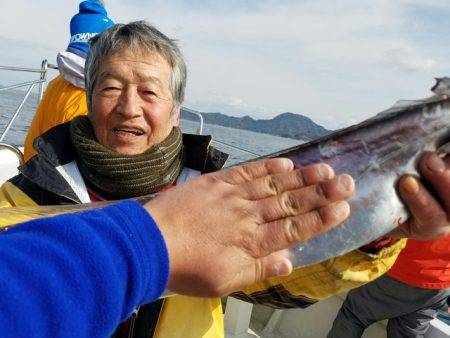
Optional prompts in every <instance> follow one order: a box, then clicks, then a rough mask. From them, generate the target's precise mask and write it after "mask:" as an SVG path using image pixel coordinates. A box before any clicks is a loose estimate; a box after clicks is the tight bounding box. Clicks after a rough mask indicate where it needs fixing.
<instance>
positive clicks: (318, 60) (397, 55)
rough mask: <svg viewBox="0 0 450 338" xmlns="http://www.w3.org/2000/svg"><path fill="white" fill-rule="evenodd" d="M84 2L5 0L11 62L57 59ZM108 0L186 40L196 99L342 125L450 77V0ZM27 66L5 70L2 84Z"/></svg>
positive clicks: (234, 109)
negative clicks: (12, 70) (296, 114)
mask: <svg viewBox="0 0 450 338" xmlns="http://www.w3.org/2000/svg"><path fill="white" fill-rule="evenodd" d="M78 3H79V2H78V1H71V0H46V1H37V0H14V1H5V0H0V8H1V10H0V45H1V48H0V65H9V66H20V67H33V68H38V67H39V66H40V63H41V61H42V59H48V60H49V62H52V63H55V58H56V54H57V52H58V51H62V50H64V49H65V48H66V46H67V43H68V41H69V38H70V36H69V35H70V34H69V21H70V18H71V17H72V15H74V14H75V13H76V11H77V8H78ZM105 3H106V8H107V10H108V13H109V16H110V18H112V19H113V20H114V21H115V22H121V23H126V22H129V21H134V20H147V21H148V22H150V23H151V24H153V25H154V26H156V27H157V28H158V29H160V30H161V31H162V32H163V33H165V34H166V35H168V36H169V37H171V38H173V39H176V40H177V41H178V43H179V46H180V47H181V50H182V52H183V54H184V56H185V59H186V63H187V66H188V82H187V91H186V99H185V103H184V105H185V106H187V107H189V108H192V109H197V110H200V111H204V112H222V113H226V114H228V115H233V116H245V115H249V116H251V117H253V118H258V119H261V118H272V117H274V116H276V115H278V114H280V113H282V112H294V113H299V114H303V115H306V116H308V117H310V118H311V119H313V120H314V121H315V122H317V123H319V124H322V125H323V126H325V127H327V128H330V129H337V128H341V127H345V126H348V125H351V124H354V123H356V122H359V121H362V120H364V119H366V118H368V117H370V116H372V115H374V114H375V113H377V112H379V111H382V110H384V109H386V108H388V107H390V106H391V105H392V104H393V103H394V102H395V101H397V100H398V99H419V98H423V97H427V96H429V95H430V92H429V89H430V88H431V87H432V86H433V84H434V78H435V77H443V76H450V43H449V40H448V39H449V37H450V24H448V21H449V19H448V18H449V17H450V1H448V0H427V1H423V0H395V1H392V0H390V1H385V0H342V1H339V0H297V1H292V0H241V1H237V0H226V1H223V0H222V1H218V0H211V1H207V0H204V1H203V0H202V1H200V0H186V1H182V0H105ZM54 74H55V73H54ZM24 76H25V74H13V73H10V72H6V71H1V73H0V84H2V85H5V84H12V83H15V82H18V81H21V80H23V79H24V78H25V77H24ZM53 76H54V75H53Z"/></svg>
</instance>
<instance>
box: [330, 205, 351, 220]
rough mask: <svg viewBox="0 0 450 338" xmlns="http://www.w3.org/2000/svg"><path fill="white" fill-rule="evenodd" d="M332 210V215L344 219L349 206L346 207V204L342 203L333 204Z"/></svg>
mask: <svg viewBox="0 0 450 338" xmlns="http://www.w3.org/2000/svg"><path fill="white" fill-rule="evenodd" d="M332 208H333V212H334V214H335V215H336V217H338V218H341V217H346V216H347V215H348V213H349V212H350V206H349V205H348V203H347V202H344V201H340V202H337V203H334V204H333V205H332Z"/></svg>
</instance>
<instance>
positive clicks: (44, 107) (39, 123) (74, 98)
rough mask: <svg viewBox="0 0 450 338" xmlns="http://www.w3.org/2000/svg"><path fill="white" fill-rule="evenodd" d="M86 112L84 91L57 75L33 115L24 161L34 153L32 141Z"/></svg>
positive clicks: (25, 145)
mask: <svg viewBox="0 0 450 338" xmlns="http://www.w3.org/2000/svg"><path fill="white" fill-rule="evenodd" d="M86 114H87V104H86V93H85V91H84V90H83V89H81V88H78V87H75V86H73V85H72V84H70V83H69V82H67V81H66V80H64V79H63V78H62V77H61V76H60V75H58V76H57V77H56V78H55V79H54V80H52V81H50V83H49V84H48V87H47V90H46V91H45V93H44V97H43V98H42V100H41V102H40V103H39V107H38V109H37V111H36V114H35V115H34V118H33V121H32V122H31V125H30V128H29V130H28V134H27V137H26V139H25V144H24V159H25V162H26V161H28V160H29V159H30V158H31V157H33V156H34V155H36V151H35V150H34V148H33V141H34V139H35V138H36V137H38V136H40V135H42V134H43V133H45V132H46V131H47V130H49V129H51V128H53V127H54V126H56V125H58V124H62V123H64V122H67V121H70V120H72V119H73V118H74V117H76V116H78V115H86Z"/></svg>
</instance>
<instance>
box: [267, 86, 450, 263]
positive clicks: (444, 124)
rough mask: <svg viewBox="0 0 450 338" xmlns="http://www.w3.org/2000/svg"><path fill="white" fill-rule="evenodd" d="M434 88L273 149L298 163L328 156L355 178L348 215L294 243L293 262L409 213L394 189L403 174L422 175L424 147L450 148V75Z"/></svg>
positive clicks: (349, 246)
mask: <svg viewBox="0 0 450 338" xmlns="http://www.w3.org/2000/svg"><path fill="white" fill-rule="evenodd" d="M431 90H432V91H433V92H434V93H435V94H434V95H433V96H431V97H430V98H427V99H423V100H415V101H399V102H397V103H396V104H395V105H394V106H393V107H392V108H390V109H388V110H386V111H383V112H381V113H379V114H377V115H376V116H374V117H372V118H370V119H368V120H365V121H363V122H361V123H359V124H356V125H354V126H350V127H348V128H345V129H342V130H339V131H336V132H334V133H331V134H329V135H326V136H324V137H322V138H319V139H316V140H313V141H311V142H308V143H304V144H301V145H299V146H294V147H292V148H290V149H286V150H282V151H279V152H276V153H273V154H271V155H269V157H287V158H289V159H291V160H292V161H293V162H294V165H295V167H297V168H301V167H305V166H308V165H311V164H315V163H319V162H324V163H327V164H329V165H330V166H331V167H333V169H334V170H335V172H336V174H342V173H347V174H349V175H351V176H352V177H353V178H354V180H355V191H356V194H355V196H354V197H353V198H351V199H350V200H349V204H350V216H349V218H348V219H347V220H346V221H344V222H343V223H341V224H339V225H338V226H337V227H335V228H333V229H331V230H329V231H328V232H325V233H323V234H321V235H319V236H316V237H314V238H312V239H309V240H307V241H305V242H303V243H301V244H300V245H298V246H296V247H294V248H292V249H290V251H291V259H292V262H293V266H294V267H302V266H307V265H311V264H315V263H318V262H321V261H324V260H327V259H330V258H333V257H337V256H340V255H343V254H345V253H347V252H350V251H352V250H354V249H357V248H359V247H361V246H363V245H364V244H367V243H370V242H372V241H374V240H376V239H378V238H380V237H382V236H384V235H386V234H387V233H389V232H390V231H392V230H393V229H394V228H396V227H397V226H398V225H399V224H400V223H402V222H403V221H405V220H406V219H407V218H408V216H409V213H408V210H407V209H406V207H405V205H404V204H403V203H402V201H401V199H400V197H399V195H398V193H397V191H396V185H397V182H398V180H399V178H400V177H401V176H402V175H405V174H409V175H414V176H416V177H419V176H420V174H419V172H418V161H419V158H420V155H421V154H422V153H423V152H425V151H437V152H438V154H439V155H440V156H441V157H443V156H446V155H447V154H449V153H450V143H449V142H448V141H449V140H450V128H449V126H450V78H448V77H445V78H438V79H436V85H435V86H434V87H433V88H432V89H431ZM318 248H320V249H318Z"/></svg>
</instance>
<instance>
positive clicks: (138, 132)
mask: <svg viewBox="0 0 450 338" xmlns="http://www.w3.org/2000/svg"><path fill="white" fill-rule="evenodd" d="M113 131H114V133H116V134H117V135H123V136H130V135H134V136H142V135H144V132H143V131H142V130H139V129H134V128H114V129H113Z"/></svg>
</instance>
